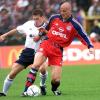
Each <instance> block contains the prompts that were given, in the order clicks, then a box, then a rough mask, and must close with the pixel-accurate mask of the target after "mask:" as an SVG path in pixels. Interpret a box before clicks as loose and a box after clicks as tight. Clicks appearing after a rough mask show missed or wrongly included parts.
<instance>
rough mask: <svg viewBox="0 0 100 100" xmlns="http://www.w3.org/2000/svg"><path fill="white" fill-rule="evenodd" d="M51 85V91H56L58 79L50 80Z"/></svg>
mask: <svg viewBox="0 0 100 100" xmlns="http://www.w3.org/2000/svg"><path fill="white" fill-rule="evenodd" d="M51 85H52V88H51V89H52V91H56V90H57V88H58V87H59V85H60V81H51Z"/></svg>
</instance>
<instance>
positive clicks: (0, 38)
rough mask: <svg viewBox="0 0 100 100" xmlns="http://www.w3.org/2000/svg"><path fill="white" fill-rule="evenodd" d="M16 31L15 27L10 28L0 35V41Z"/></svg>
mask: <svg viewBox="0 0 100 100" xmlns="http://www.w3.org/2000/svg"><path fill="white" fill-rule="evenodd" d="M16 32H17V29H16V28H15V29H12V30H11V31H9V32H7V33H4V34H3V35H1V36H0V41H3V40H5V39H6V38H7V37H8V36H11V35H14V34H16Z"/></svg>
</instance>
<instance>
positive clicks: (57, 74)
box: [48, 50, 62, 95]
mask: <svg viewBox="0 0 100 100" xmlns="http://www.w3.org/2000/svg"><path fill="white" fill-rule="evenodd" d="M59 51H60V50H59ZM48 63H49V65H51V68H52V72H51V77H52V78H51V86H52V88H51V90H52V91H53V93H54V94H55V95H60V94H61V92H60V91H58V87H59V86H60V79H61V73H62V52H61V51H60V52H59V54H57V56H55V55H54V56H52V57H50V59H48Z"/></svg>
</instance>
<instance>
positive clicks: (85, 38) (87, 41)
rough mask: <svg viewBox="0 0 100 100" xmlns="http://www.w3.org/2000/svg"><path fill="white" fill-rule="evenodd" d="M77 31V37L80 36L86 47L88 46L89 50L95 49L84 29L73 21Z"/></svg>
mask: <svg viewBox="0 0 100 100" xmlns="http://www.w3.org/2000/svg"><path fill="white" fill-rule="evenodd" d="M72 23H73V25H74V27H75V29H76V31H77V33H78V34H77V36H78V39H79V40H80V41H81V42H82V43H83V44H85V45H87V47H88V48H91V47H93V45H92V43H91V41H90V39H89V37H88V35H87V33H86V32H85V31H84V29H83V27H82V26H81V25H80V24H79V23H78V22H77V21H76V20H75V19H73V21H72Z"/></svg>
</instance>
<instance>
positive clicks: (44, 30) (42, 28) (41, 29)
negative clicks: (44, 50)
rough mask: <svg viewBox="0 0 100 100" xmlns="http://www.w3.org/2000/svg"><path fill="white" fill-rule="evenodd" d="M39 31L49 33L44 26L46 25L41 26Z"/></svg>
mask: <svg viewBox="0 0 100 100" xmlns="http://www.w3.org/2000/svg"><path fill="white" fill-rule="evenodd" d="M39 32H41V33H43V32H44V33H47V32H48V31H47V30H46V29H45V28H44V27H40V28H39Z"/></svg>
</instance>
